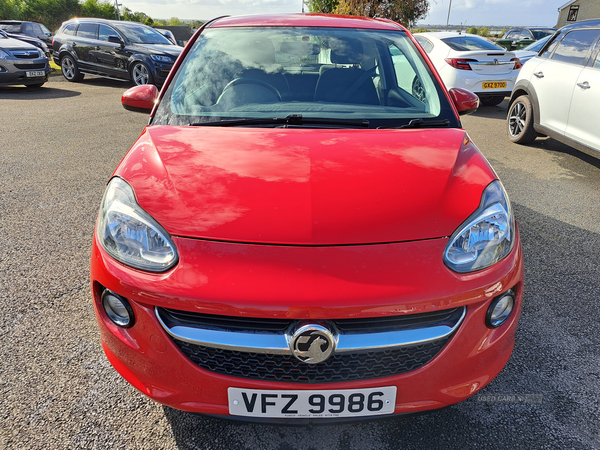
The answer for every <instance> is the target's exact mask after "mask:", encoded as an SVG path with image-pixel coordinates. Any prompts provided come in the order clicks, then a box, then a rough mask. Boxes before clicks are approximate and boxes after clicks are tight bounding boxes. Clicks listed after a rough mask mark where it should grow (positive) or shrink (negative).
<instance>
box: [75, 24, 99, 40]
mask: <svg viewBox="0 0 600 450" xmlns="http://www.w3.org/2000/svg"><path fill="white" fill-rule="evenodd" d="M97 29H98V25H96V24H95V23H81V24H79V28H78V29H77V36H79V37H82V38H87V39H96V36H97V31H96V30H97Z"/></svg>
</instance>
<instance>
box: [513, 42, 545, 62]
mask: <svg viewBox="0 0 600 450" xmlns="http://www.w3.org/2000/svg"><path fill="white" fill-rule="evenodd" d="M551 37H552V35H550V36H546V37H545V38H542V39H540V40H539V41H535V42H534V43H533V44H529V45H528V46H527V47H525V48H523V49H521V50H515V51H514V52H513V53H514V54H515V56H516V57H517V58H519V61H521V66H523V65H524V64H525V63H526V62H527V61H529V60H530V59H531V58H533V57H534V56H536V55H537V54H538V53H539V52H540V50H541V49H542V47H543V46H544V44H545V43H546V42H548V39H550V38H551Z"/></svg>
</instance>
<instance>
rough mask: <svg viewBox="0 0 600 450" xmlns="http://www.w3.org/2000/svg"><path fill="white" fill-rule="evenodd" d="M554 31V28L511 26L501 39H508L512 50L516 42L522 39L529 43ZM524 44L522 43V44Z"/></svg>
mask: <svg viewBox="0 0 600 450" xmlns="http://www.w3.org/2000/svg"><path fill="white" fill-rule="evenodd" d="M555 31H556V28H544V27H531V28H511V29H510V30H508V31H507V32H506V33H504V36H502V39H509V40H511V41H512V47H511V48H509V49H508V50H509V51H510V50H511V49H512V50H514V49H515V48H517V47H518V43H519V42H522V41H524V42H525V43H526V44H527V45H529V44H530V43H531V42H533V41H539V40H540V39H542V38H545V37H546V36H551V35H552V34H554V32H555ZM523 45H524V44H523Z"/></svg>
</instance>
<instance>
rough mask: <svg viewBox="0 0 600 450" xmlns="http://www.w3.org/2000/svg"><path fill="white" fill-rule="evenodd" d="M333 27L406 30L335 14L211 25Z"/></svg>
mask: <svg viewBox="0 0 600 450" xmlns="http://www.w3.org/2000/svg"><path fill="white" fill-rule="evenodd" d="M286 26H289V27H332V28H360V29H375V30H392V31H398V30H405V28H404V27H402V26H401V25H399V24H397V23H395V22H392V21H391V20H387V19H371V18H368V17H358V16H340V15H334V14H302V13H297V14H268V15H267V14H256V15H248V16H231V17H223V18H219V19H217V20H215V21H214V22H212V23H210V24H209V27H211V28H224V27H286Z"/></svg>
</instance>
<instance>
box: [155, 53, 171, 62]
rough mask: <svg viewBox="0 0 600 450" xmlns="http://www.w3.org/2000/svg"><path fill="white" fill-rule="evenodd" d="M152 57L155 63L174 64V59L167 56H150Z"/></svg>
mask: <svg viewBox="0 0 600 450" xmlns="http://www.w3.org/2000/svg"><path fill="white" fill-rule="evenodd" d="M150 57H151V58H152V59H153V60H154V61H160V62H164V63H172V62H173V58H171V57H170V56H166V55H150Z"/></svg>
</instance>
